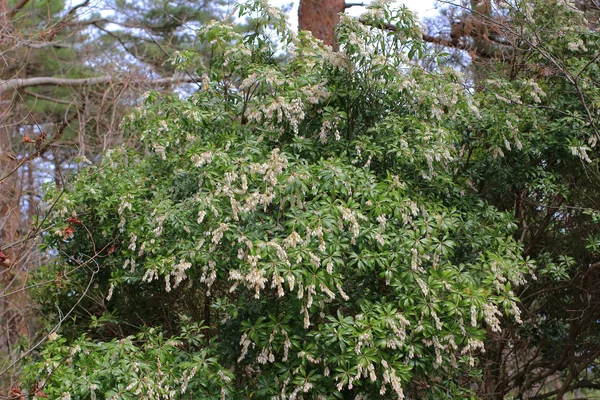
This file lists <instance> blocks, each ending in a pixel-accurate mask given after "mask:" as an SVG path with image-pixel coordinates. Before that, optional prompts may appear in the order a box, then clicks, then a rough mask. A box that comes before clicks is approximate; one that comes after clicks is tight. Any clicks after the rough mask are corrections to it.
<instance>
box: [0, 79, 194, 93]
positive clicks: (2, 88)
mask: <svg viewBox="0 0 600 400" xmlns="http://www.w3.org/2000/svg"><path fill="white" fill-rule="evenodd" d="M200 79H201V78H200V77H194V76H173V77H169V78H157V79H150V80H147V81H144V83H145V84H147V85H149V86H160V85H168V84H173V83H192V82H199V81H200ZM110 83H117V84H118V83H125V81H124V80H123V79H119V78H117V77H114V76H110V75H105V76H97V77H93V78H75V79H69V78H55V77H51V76H45V77H37V78H13V79H8V80H0V94H2V93H4V92H8V91H11V90H19V89H23V88H27V87H33V86H63V87H82V86H95V85H106V84H110Z"/></svg>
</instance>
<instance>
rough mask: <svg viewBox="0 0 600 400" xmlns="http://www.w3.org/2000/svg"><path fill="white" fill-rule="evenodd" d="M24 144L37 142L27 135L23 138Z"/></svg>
mask: <svg viewBox="0 0 600 400" xmlns="http://www.w3.org/2000/svg"><path fill="white" fill-rule="evenodd" d="M23 143H35V140H33V139H32V138H30V137H29V136H27V135H24V136H23Z"/></svg>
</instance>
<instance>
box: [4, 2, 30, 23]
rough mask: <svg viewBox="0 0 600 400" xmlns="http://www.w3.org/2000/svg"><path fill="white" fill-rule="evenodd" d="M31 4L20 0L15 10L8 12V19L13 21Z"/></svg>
mask: <svg viewBox="0 0 600 400" xmlns="http://www.w3.org/2000/svg"><path fill="white" fill-rule="evenodd" d="M27 3H29V0H20V1H19V2H18V3H17V4H16V5H15V6H14V7H13V8H12V10H10V11H9V12H8V19H9V20H10V19H12V18H13V17H14V16H15V15H16V14H17V13H18V12H19V11H21V10H22V9H23V7H25V6H26V5H27Z"/></svg>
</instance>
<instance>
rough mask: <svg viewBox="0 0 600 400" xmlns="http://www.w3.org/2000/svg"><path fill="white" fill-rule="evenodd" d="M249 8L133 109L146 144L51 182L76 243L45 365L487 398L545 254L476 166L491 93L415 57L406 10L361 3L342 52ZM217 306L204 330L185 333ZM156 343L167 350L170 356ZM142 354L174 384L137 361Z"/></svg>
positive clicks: (55, 388) (199, 381)
mask: <svg viewBox="0 0 600 400" xmlns="http://www.w3.org/2000/svg"><path fill="white" fill-rule="evenodd" d="M240 11H241V13H242V15H244V14H249V15H251V16H252V17H253V21H258V22H257V23H258V27H259V30H258V31H257V32H256V33H254V34H240V33H238V32H237V31H236V30H235V29H234V28H233V27H232V26H229V25H226V24H221V23H216V22H213V23H211V24H209V25H208V26H207V27H206V28H203V29H201V30H200V31H199V32H198V40H199V41H201V42H203V43H206V44H207V46H209V47H210V49H211V51H210V54H211V57H210V58H208V59H204V60H203V63H202V65H203V66H202V67H200V68H199V71H198V72H199V73H204V79H203V81H202V83H201V87H200V88H199V90H198V92H197V93H195V94H193V95H192V96H190V97H189V98H186V99H183V100H181V99H178V98H175V97H172V98H163V97H159V96H157V95H155V94H153V93H150V94H149V95H148V97H147V99H146V101H145V104H144V105H143V106H141V107H140V108H139V109H137V110H136V111H135V112H134V113H132V114H131V118H130V119H129V120H128V121H127V122H126V123H125V124H124V129H125V130H126V131H128V132H133V133H135V134H136V135H137V136H138V137H139V138H140V140H141V142H142V143H143V145H144V146H145V151H143V152H138V151H134V150H131V149H126V148H121V149H116V150H113V151H110V152H109V153H107V154H106V155H105V157H104V159H103V161H102V163H101V164H100V165H98V166H95V167H89V168H87V169H86V170H84V171H82V172H81V173H80V174H79V175H78V177H77V178H76V179H75V180H74V181H73V182H72V184H71V186H70V187H69V188H68V189H67V190H66V191H65V192H64V193H59V192H57V191H56V190H50V191H49V197H48V202H49V204H50V202H52V201H56V205H55V207H54V210H55V211H54V213H53V214H52V217H51V218H50V219H49V220H48V221H47V222H46V223H45V226H46V227H47V232H48V234H47V236H46V238H47V241H46V246H47V248H48V250H49V251H52V252H54V253H55V254H57V255H59V257H58V259H57V261H56V264H55V265H51V266H48V267H47V268H45V269H43V270H42V271H40V273H39V276H38V279H39V280H48V279H52V280H54V281H55V284H54V285H52V286H48V285H47V286H43V287H41V288H40V289H39V291H38V299H39V301H40V303H41V304H42V309H43V310H44V312H45V313H46V316H47V317H48V318H49V320H50V321H54V322H56V321H57V319H61V323H62V327H61V329H60V330H59V331H58V336H57V337H55V336H53V339H57V338H58V339H57V340H55V341H53V342H51V344H50V345H48V346H47V347H46V348H45V350H44V352H43V353H42V357H41V358H40V359H39V360H38V361H37V362H31V363H30V364H29V371H30V373H31V377H32V381H33V380H38V381H39V382H38V383H39V384H40V385H41V384H42V383H43V386H44V388H45V389H44V391H45V392H46V393H48V394H50V393H52V394H53V396H58V395H60V394H61V393H71V394H79V395H80V396H82V397H85V396H100V393H102V396H105V397H108V398H128V396H129V397H132V396H133V397H136V396H137V397H138V398H139V397H145V398H155V395H156V393H158V392H159V390H163V389H165V385H166V384H167V382H168V388H169V389H170V390H172V392H169V393H168V396H170V398H184V397H186V396H187V397H186V398H198V397H202V398H212V397H210V396H213V397H215V398H219V397H220V396H223V397H225V398H246V397H252V398H261V399H262V398H278V397H277V396H279V398H290V399H295V398H356V397H357V396H358V398H394V399H397V398H404V397H405V396H407V397H411V398H415V397H418V398H423V399H426V398H435V399H439V398H448V399H451V398H468V397H469V396H470V395H471V394H470V393H471V391H470V390H471V387H470V381H469V380H470V379H475V378H476V377H477V374H478V370H477V360H476V359H477V357H478V355H479V354H480V353H479V352H480V351H481V350H482V349H483V343H482V340H483V339H484V336H485V330H486V329H488V330H489V331H491V332H498V331H500V330H501V329H502V327H501V325H500V317H501V316H502V315H510V314H512V316H513V318H514V319H515V320H516V321H519V320H520V312H519V309H518V307H517V305H516V301H517V299H516V297H515V295H514V293H513V291H512V290H513V288H514V287H515V286H517V285H519V284H522V283H523V282H524V281H525V277H526V274H527V273H528V272H529V269H530V268H531V265H529V264H527V263H526V262H524V260H523V259H522V258H521V257H520V251H521V249H520V245H519V244H518V243H517V241H516V240H514V239H513V237H512V234H513V233H514V231H515V229H516V225H515V224H514V221H513V216H512V215H511V214H508V213H503V212H499V211H498V210H497V209H496V208H494V207H492V206H490V205H488V204H486V203H485V202H483V201H481V200H480V199H479V198H478V197H477V196H474V195H473V194H471V193H470V190H469V186H468V184H467V183H463V182H465V179H460V178H461V176H462V175H461V174H462V171H461V169H460V166H461V162H460V160H461V158H460V157H461V153H460V147H459V144H460V140H461V138H462V134H463V130H464V127H463V126H461V125H460V121H462V120H464V119H465V118H467V117H468V116H469V115H472V114H474V113H477V112H478V111H477V108H476V106H475V104H474V102H473V98H472V96H471V95H470V93H469V92H468V91H466V90H465V89H464V86H463V85H462V82H461V81H460V79H459V77H458V76H457V75H456V74H455V73H454V72H453V71H446V70H442V71H441V72H436V73H431V72H428V71H425V70H423V69H422V68H420V67H419V65H418V63H415V62H414V60H418V58H419V57H420V56H421V55H423V54H425V53H426V51H427V50H426V49H425V47H424V46H423V44H422V43H421V41H420V33H419V31H418V29H417V28H416V27H415V25H414V24H413V22H412V15H411V14H410V12H408V11H407V10H405V9H399V10H393V9H390V8H388V7H387V6H384V5H379V4H377V5H375V6H374V7H373V8H371V9H370V11H369V13H368V14H367V15H365V16H364V18H365V19H366V20H367V21H371V24H373V25H378V24H382V23H394V24H397V27H398V29H397V31H396V32H387V31H381V30H379V29H377V28H369V27H367V26H366V25H363V24H360V23H359V22H358V21H356V20H353V19H351V18H346V17H344V18H342V22H341V24H340V26H339V28H338V38H339V41H340V45H341V48H342V49H343V51H342V52H340V53H334V52H332V51H331V50H330V49H327V48H324V47H323V46H322V45H320V44H319V43H317V42H316V41H315V39H313V38H312V37H311V36H310V35H308V34H306V33H301V34H300V35H299V36H296V35H294V34H293V33H292V32H290V31H289V30H288V29H287V27H286V25H285V20H284V19H283V17H282V15H281V13H280V12H279V11H278V10H276V9H273V8H269V7H268V6H266V5H265V4H264V2H261V1H257V2H251V3H248V4H246V5H243V6H240ZM275 34H277V39H273V36H274V35H275ZM281 54H285V55H286V56H285V57H284V58H282V57H281V56H280V55H281ZM194 60H197V58H196V57H195V56H194V54H192V53H190V52H182V53H179V54H178V55H177V57H176V62H177V63H180V64H182V68H189V67H190V66H194V65H193V63H194V62H196V61H194ZM204 66H205V67H204ZM196 67H197V65H196ZM57 305H58V309H60V310H61V313H60V314H55V313H56V310H57ZM74 317H76V318H74ZM201 321H203V324H204V325H205V327H204V328H203V329H201V332H202V333H203V334H204V335H205V338H206V339H205V338H202V340H199V341H198V343H197V344H195V345H194V346H190V345H186V344H183V345H181V346H173V345H168V343H173V342H174V341H180V340H183V339H181V337H185V338H194V337H195V336H194V335H193V334H191V335H190V334H186V333H185V332H190V331H189V328H188V327H189V326H190V324H193V323H200V322H201ZM140 331H144V332H148V333H147V334H144V335H143V336H136V338H135V339H133V338H129V336H130V335H134V336H135V335H138V333H139V332H140ZM81 334H85V335H84V336H81V337H80V335H81ZM156 335H162V336H158V338H157V336H156ZM186 335H188V336H186ZM171 336H172V337H173V338H172V339H168V340H167V339H165V341H164V342H163V341H162V337H165V338H166V337H171ZM123 338H125V339H123ZM208 338H209V339H208ZM169 340H170V341H171V342H169ZM186 340H191V339H186ZM183 341H184V342H185V340H183ZM92 342H95V344H94V343H92ZM160 343H163V344H160ZM164 343H166V344H164ZM76 346H79V347H76ZM127 346H133V347H132V348H131V349H130V350H127V349H128V348H127ZM157 346H158V347H157ZM161 346H162V347H161ZM165 346H166V347H165ZM153 348H160V349H161V351H164V352H166V354H167V355H168V362H162V360H161V363H156V364H154V365H150V364H149V362H148V360H149V359H151V358H152V357H156V353H153V352H151V351H150V349H153ZM74 349H77V350H74ZM83 349H87V351H88V353H86V352H85V351H83ZM119 352H121V353H119ZM68 354H70V356H69V355H68ZM114 354H123V355H122V356H113V355H114ZM161 354H162V353H161ZM167 355H165V357H167ZM65 357H66V358H65ZM115 357H116V358H120V357H121V358H120V359H122V360H125V361H123V362H121V361H118V360H115V359H114V358H115ZM202 357H209V358H210V359H211V364H210V367H207V368H206V369H205V370H203V371H204V372H203V373H202V374H200V373H199V372H197V373H196V374H193V373H192V369H193V368H194V367H195V366H196V364H195V363H196V362H197V361H196V360H197V359H198V358H202ZM104 359H108V360H109V361H107V363H108V364H106V365H107V368H106V369H105V370H103V371H101V372H96V373H94V372H93V371H95V370H97V369H98V366H100V365H102V366H103V365H104V364H103V361H102V360H104ZM136 363H138V364H140V365H141V364H143V365H144V368H146V369H145V370H144V371H146V372H145V374H146V375H148V376H164V377H165V378H164V380H161V379H155V380H154V383H155V386H154V387H151V385H148V384H146V383H142V382H141V381H140V380H139V379H138V378H137V377H138V375H136V374H137V372H136V373H123V372H122V369H123V368H124V365H125V366H127V365H131V368H133V365H137V364H136ZM116 365H118V366H116ZM113 368H114V369H113ZM198 368H200V367H198ZM176 375H179V376H180V378H177V379H176V378H173V377H174V376H176ZM74 376H77V377H83V376H86V377H91V376H94V378H93V379H92V378H90V379H74V378H73V377H74ZM182 376H184V377H185V376H187V377H189V376H193V378H190V379H189V382H188V381H185V382H184V379H182V378H181V377H182ZM228 379H231V382H230V383H228V384H222V385H220V387H217V386H219V385H215V386H214V387H213V386H212V385H210V384H209V382H212V381H214V382H225V381H226V380H228ZM40 382H41V383H40ZM184 383H185V384H184ZM92 384H93V385H94V394H93V395H92V389H91V387H92V386H91V385H92ZM188 384H189V388H192V387H194V388H197V389H194V390H198V391H197V392H196V393H192V392H190V389H184V386H186V387H187V385H188ZM165 390H166V389H165ZM186 390H187V391H186ZM201 390H202V391H204V392H201ZM209 392H210V394H208V393H209ZM115 396H116V397H115Z"/></svg>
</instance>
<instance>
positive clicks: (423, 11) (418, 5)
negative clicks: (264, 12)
mask: <svg viewBox="0 0 600 400" xmlns="http://www.w3.org/2000/svg"><path fill="white" fill-rule="evenodd" d="M323 1H328V0H323ZM397 1H398V3H400V4H405V5H406V6H407V7H408V8H410V9H411V10H413V11H414V12H416V13H417V16H418V17H419V18H423V17H430V16H433V15H435V5H434V0H397ZM269 2H270V3H271V4H273V5H274V6H278V7H281V6H283V5H287V4H290V3H293V4H294V8H293V9H292V11H291V12H290V23H291V24H292V26H293V27H294V28H296V27H297V26H298V3H299V2H300V1H299V0H269ZM369 2H370V0H363V1H361V0H356V1H355V0H348V1H347V3H369ZM363 10H364V7H352V8H350V9H349V14H352V15H360V14H361V13H362V11H363Z"/></svg>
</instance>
